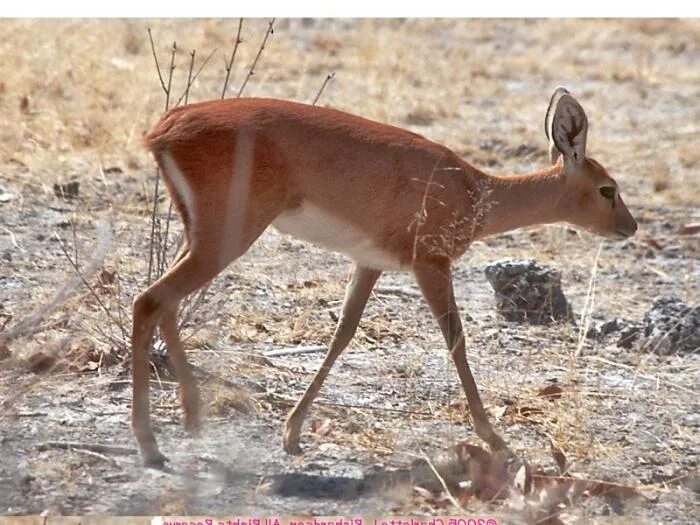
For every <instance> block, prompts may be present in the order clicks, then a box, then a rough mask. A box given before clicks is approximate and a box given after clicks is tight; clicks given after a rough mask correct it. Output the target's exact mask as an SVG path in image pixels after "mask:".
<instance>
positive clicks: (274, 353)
mask: <svg viewBox="0 0 700 525" xmlns="http://www.w3.org/2000/svg"><path fill="white" fill-rule="evenodd" d="M327 349H328V347H327V346H318V345H316V346H295V347H294V348H278V349H277V350H268V351H267V352H263V355H264V356H265V357H281V356H284V355H298V354H312V353H315V352H324V351H326V350H327Z"/></svg>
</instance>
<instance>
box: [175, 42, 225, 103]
mask: <svg viewBox="0 0 700 525" xmlns="http://www.w3.org/2000/svg"><path fill="white" fill-rule="evenodd" d="M217 51H218V49H216V48H214V50H213V51H212V52H211V53H209V55H208V56H207V58H205V59H204V62H202V65H200V66H199V69H197V72H196V73H195V74H194V75H192V79H191V81H188V83H187V88H186V89H185V92H184V93H183V94H182V95H180V98H178V99H177V102H176V103H175V106H176V107H177V106H179V105H180V102H182V99H185V104H187V99H186V98H185V97H186V96H189V89H190V87H192V85H194V83H195V81H196V80H197V77H198V76H199V74H200V73H201V72H202V70H203V69H204V66H206V65H207V63H208V62H209V60H211V57H213V56H214V54H215V53H216V52H217Z"/></svg>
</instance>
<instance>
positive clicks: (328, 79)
mask: <svg viewBox="0 0 700 525" xmlns="http://www.w3.org/2000/svg"><path fill="white" fill-rule="evenodd" d="M334 77H335V71H334V72H333V73H330V74H328V75H326V80H324V81H323V84H322V85H321V89H319V90H318V93H316V98H314V101H313V102H312V103H311V105H312V106H315V105H316V102H318V99H319V98H320V97H321V93H323V90H324V89H326V84H328V82H329V81H331V80H332V79H333V78H334Z"/></svg>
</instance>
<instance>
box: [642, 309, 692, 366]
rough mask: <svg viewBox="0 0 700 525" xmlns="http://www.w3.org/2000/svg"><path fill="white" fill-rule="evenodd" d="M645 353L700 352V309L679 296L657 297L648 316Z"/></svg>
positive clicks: (645, 327)
mask: <svg viewBox="0 0 700 525" xmlns="http://www.w3.org/2000/svg"><path fill="white" fill-rule="evenodd" d="M642 325H643V328H644V334H643V340H642V341H639V342H638V343H637V345H638V347H639V348H640V349H642V350H648V351H651V352H655V353H658V354H662V355H670V354H687V353H693V352H698V351H700V306H694V307H690V306H688V305H687V304H685V303H684V302H683V301H681V300H680V299H679V298H677V297H672V296H668V295H661V296H658V297H656V298H654V302H653V304H652V306H651V309H650V310H649V311H648V312H647V313H646V314H645V315H644V320H643V321H642Z"/></svg>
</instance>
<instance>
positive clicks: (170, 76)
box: [148, 28, 177, 284]
mask: <svg viewBox="0 0 700 525" xmlns="http://www.w3.org/2000/svg"><path fill="white" fill-rule="evenodd" d="M148 36H149V37H150V39H151V50H152V51H153V58H154V59H155V62H156V70H157V71H158V78H159V79H160V85H161V87H162V88H163V91H164V92H165V111H168V109H170V92H171V88H172V83H173V71H174V70H175V53H176V52H177V42H173V47H172V50H171V52H170V71H169V72H168V84H167V86H166V84H165V82H164V81H163V75H162V74H161V71H160V66H159V65H158V59H157V58H156V51H155V45H154V44H153V38H152V37H151V30H150V28H149V30H148ZM159 194H160V170H159V169H156V183H155V189H154V191H153V208H152V210H151V241H150V246H149V253H148V284H151V280H152V278H153V257H154V255H157V254H155V253H154V252H155V249H156V246H155V243H154V239H155V233H156V215H157V214H158V197H159Z"/></svg>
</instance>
